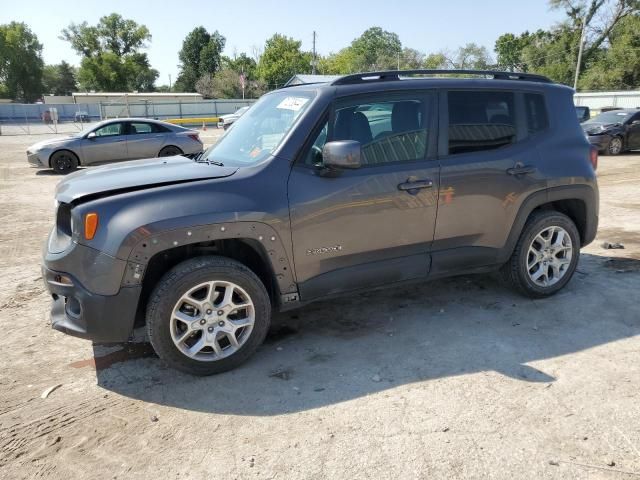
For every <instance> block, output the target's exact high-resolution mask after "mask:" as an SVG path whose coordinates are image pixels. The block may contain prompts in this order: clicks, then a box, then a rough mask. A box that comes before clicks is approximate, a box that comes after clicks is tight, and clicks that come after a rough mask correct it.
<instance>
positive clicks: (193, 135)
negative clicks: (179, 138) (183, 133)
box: [188, 133, 200, 142]
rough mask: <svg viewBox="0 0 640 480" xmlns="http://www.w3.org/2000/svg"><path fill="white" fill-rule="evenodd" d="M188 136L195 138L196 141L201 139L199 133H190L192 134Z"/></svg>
mask: <svg viewBox="0 0 640 480" xmlns="http://www.w3.org/2000/svg"><path fill="white" fill-rule="evenodd" d="M188 137H189V138H190V139H191V140H194V141H196V142H199V141H200V137H199V136H198V134H197V133H190V134H189V135H188Z"/></svg>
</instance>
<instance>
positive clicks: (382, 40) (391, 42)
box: [350, 27, 402, 70]
mask: <svg viewBox="0 0 640 480" xmlns="http://www.w3.org/2000/svg"><path fill="white" fill-rule="evenodd" d="M350 48H351V49H352V51H353V55H354V56H355V61H356V67H357V69H358V70H390V69H395V68H396V67H397V59H398V54H399V53H400V52H401V50H402V43H401V42H400V38H399V37H398V35H397V34H396V33H393V32H387V31H386V30H383V29H382V28H380V27H371V28H369V29H367V30H365V31H364V33H363V34H362V35H360V36H359V37H358V38H356V39H355V40H354V41H353V42H351V47H350Z"/></svg>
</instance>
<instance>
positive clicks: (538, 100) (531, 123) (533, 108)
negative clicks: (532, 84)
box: [524, 93, 549, 135]
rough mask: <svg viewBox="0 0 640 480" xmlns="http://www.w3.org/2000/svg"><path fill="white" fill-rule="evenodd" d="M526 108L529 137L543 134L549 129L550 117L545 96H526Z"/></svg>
mask: <svg viewBox="0 0 640 480" xmlns="http://www.w3.org/2000/svg"><path fill="white" fill-rule="evenodd" d="M524 108H525V114H526V117H527V131H528V132H529V135H533V134H535V133H538V132H542V131H543V130H546V129H547V128H548V127H549V116H548V115H547V107H546V105H545V103H544V96H543V95H541V94H539V93H525V94H524Z"/></svg>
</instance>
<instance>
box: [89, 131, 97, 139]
mask: <svg viewBox="0 0 640 480" xmlns="http://www.w3.org/2000/svg"><path fill="white" fill-rule="evenodd" d="M95 138H96V132H89V133H88V134H87V139H89V140H94V139H95Z"/></svg>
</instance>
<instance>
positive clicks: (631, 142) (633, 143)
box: [627, 112, 640, 150]
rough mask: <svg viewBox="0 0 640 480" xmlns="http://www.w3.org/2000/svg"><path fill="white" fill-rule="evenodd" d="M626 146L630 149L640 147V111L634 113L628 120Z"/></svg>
mask: <svg viewBox="0 0 640 480" xmlns="http://www.w3.org/2000/svg"><path fill="white" fill-rule="evenodd" d="M627 148H629V149H630V150H635V149H640V112H638V113H636V114H635V115H633V116H632V117H631V119H630V120H629V125H628V126H627Z"/></svg>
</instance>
